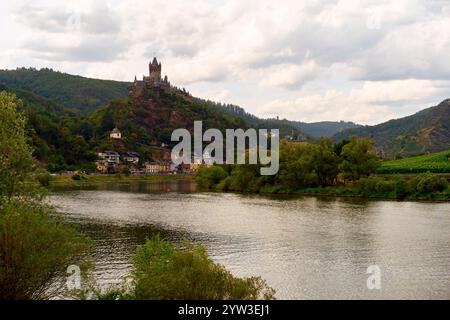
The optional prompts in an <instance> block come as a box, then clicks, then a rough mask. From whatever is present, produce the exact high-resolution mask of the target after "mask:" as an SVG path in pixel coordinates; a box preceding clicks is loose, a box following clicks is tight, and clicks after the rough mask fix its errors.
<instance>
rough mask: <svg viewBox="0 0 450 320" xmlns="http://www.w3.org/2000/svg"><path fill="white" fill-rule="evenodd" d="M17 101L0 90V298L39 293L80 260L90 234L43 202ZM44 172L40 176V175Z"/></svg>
mask: <svg viewBox="0 0 450 320" xmlns="http://www.w3.org/2000/svg"><path fill="white" fill-rule="evenodd" d="M18 103H19V101H17V100H16V98H15V97H14V96H13V95H11V94H7V93H5V92H0V299H41V298H45V297H46V296H47V295H48V294H51V292H52V291H54V290H57V289H59V288H56V287H55V286H53V285H52V283H53V280H55V278H58V276H62V274H64V272H65V270H66V268H67V266H68V265H70V264H72V263H74V262H80V261H81V258H83V256H84V255H85V254H86V252H87V249H88V241H87V239H86V238H85V237H84V236H82V235H81V234H79V233H78V232H77V231H75V230H74V229H73V228H71V227H69V226H67V225H65V224H64V223H63V222H62V221H60V220H59V219H57V218H55V217H54V216H55V212H53V211H52V210H51V208H49V207H48V206H46V205H43V204H42V202H41V200H42V195H43V194H42V193H41V189H40V188H39V187H38V183H37V180H40V181H41V183H42V182H44V183H45V182H46V179H45V178H42V176H43V175H44V174H45V173H44V172H43V171H42V170H38V171H35V172H33V167H34V166H33V159H32V156H31V148H30V147H29V146H28V145H27V143H26V138H25V118H24V116H23V114H21V113H20V112H18V111H17V109H16V105H17V104H18ZM39 177H41V179H39Z"/></svg>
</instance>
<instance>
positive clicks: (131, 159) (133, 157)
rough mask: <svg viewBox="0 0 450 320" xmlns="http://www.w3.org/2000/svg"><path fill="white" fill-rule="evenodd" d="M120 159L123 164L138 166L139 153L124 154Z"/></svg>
mask: <svg viewBox="0 0 450 320" xmlns="http://www.w3.org/2000/svg"><path fill="white" fill-rule="evenodd" d="M122 158H123V160H124V161H125V162H128V163H130V164H138V163H139V153H137V152H132V151H129V152H125V153H124V154H123V155H122Z"/></svg>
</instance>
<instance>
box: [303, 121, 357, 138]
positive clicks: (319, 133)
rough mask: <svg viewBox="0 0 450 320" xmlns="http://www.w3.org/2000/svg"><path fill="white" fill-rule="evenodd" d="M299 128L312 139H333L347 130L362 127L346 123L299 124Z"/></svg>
mask: <svg viewBox="0 0 450 320" xmlns="http://www.w3.org/2000/svg"><path fill="white" fill-rule="evenodd" d="M297 124H298V126H299V128H300V129H301V130H303V131H304V132H305V133H306V134H307V135H309V136H311V137H316V138H319V137H331V136H333V135H335V134H336V133H339V132H342V131H344V130H347V129H353V128H359V127H361V125H359V124H356V123H353V122H346V121H320V122H310V123H307V122H297Z"/></svg>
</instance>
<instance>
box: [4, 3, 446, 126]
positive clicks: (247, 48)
mask: <svg viewBox="0 0 450 320" xmlns="http://www.w3.org/2000/svg"><path fill="white" fill-rule="evenodd" d="M10 2H11V4H13V3H14V2H13V1H10ZM10 7H11V5H8V6H6V8H7V10H6V11H5V12H4V13H0V18H3V19H2V27H3V28H5V27H9V30H8V38H9V39H14V41H9V42H10V43H9V44H8V45H5V44H2V47H0V48H2V49H0V50H3V52H1V55H0V56H1V57H2V59H1V60H0V63H1V65H0V67H2V68H15V67H17V66H21V65H23V64H25V65H27V66H29V65H33V66H36V67H43V66H49V67H52V68H54V69H58V70H62V71H66V72H71V73H76V74H84V75H87V76H95V77H100V78H111V77H112V78H114V79H117V80H131V79H133V77H134V75H135V74H136V75H138V76H141V75H142V74H143V73H146V72H147V63H148V60H149V59H151V58H152V56H153V55H156V56H157V57H158V58H159V59H160V60H162V63H163V73H165V74H167V75H168V76H169V79H170V80H171V82H172V83H173V84H175V85H178V86H186V89H188V90H189V91H191V90H190V87H191V88H194V89H198V88H199V86H201V90H198V91H200V92H205V94H206V95H207V96H205V97H204V98H211V99H212V98H215V97H220V95H217V93H218V92H222V91H223V92H227V95H226V97H225V96H224V97H223V99H227V100H228V101H229V102H233V103H236V104H239V103H240V102H245V104H244V105H242V107H244V108H247V109H250V110H252V111H254V112H255V113H257V114H259V115H269V114H278V113H280V115H281V114H286V116H289V117H290V118H292V119H294V120H308V119H309V120H320V119H325V118H326V119H329V120H331V119H338V118H339V119H348V120H355V121H360V122H364V123H369V122H370V123H374V122H379V121H382V120H384V119H386V118H388V117H393V116H399V115H404V114H405V113H407V112H409V111H411V110H414V111H415V110H417V108H419V106H421V107H425V106H427V105H423V104H422V103H427V104H428V103H429V102H430V101H433V100H434V103H438V102H439V99H440V98H442V97H443V95H444V93H443V92H445V91H444V89H443V88H440V87H439V85H438V81H439V80H440V81H443V82H444V83H445V81H448V80H450V59H448V57H449V56H450V15H449V13H450V5H449V4H448V2H446V1H440V0H399V1H388V0H381V1H373V0H365V1H356V0H347V1H333V0H315V1H298V0H283V1H281V2H273V1H270V0H248V1H241V0H231V1H224V2H217V1H207V2H206V1H200V0H193V1H183V0H173V1H166V0H152V1H138V0H128V1H119V0H101V1H88V0H82V1H71V2H61V1H56V0H55V1H52V0H38V1H33V2H31V1H19V3H18V4H17V5H15V6H13V7H14V8H15V9H11V8H10ZM11 15H12V16H13V17H14V19H13V21H11V22H5V21H9V20H8V19H9V17H10V16H11ZM6 23H8V24H7V25H5V24H6ZM5 56H6V57H5ZM243 88H245V90H243ZM421 104H422V105H421ZM277 105H283V106H284V109H285V110H286V111H280V110H279V109H277ZM309 106H312V107H309ZM270 108H272V109H270ZM284 109H283V110H284Z"/></svg>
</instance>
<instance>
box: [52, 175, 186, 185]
mask: <svg viewBox="0 0 450 320" xmlns="http://www.w3.org/2000/svg"><path fill="white" fill-rule="evenodd" d="M192 179H193V176H192V175H182V174H174V175H138V176H132V175H129V176H127V175H117V174H108V175H79V176H70V175H65V176H53V177H51V179H50V182H49V184H50V186H61V185H89V184H97V183H104V182H132V181H173V180H192Z"/></svg>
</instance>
